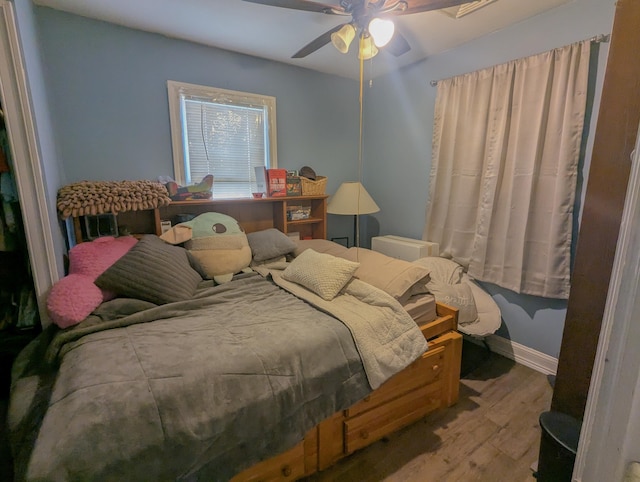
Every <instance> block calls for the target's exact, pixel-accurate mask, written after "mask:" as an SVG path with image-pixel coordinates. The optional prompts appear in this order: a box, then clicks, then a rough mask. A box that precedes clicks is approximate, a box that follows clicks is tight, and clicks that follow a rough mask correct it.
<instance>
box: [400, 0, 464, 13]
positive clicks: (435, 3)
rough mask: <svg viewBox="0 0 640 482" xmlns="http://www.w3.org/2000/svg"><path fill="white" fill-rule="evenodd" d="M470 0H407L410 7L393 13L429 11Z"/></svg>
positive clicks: (454, 5)
mask: <svg viewBox="0 0 640 482" xmlns="http://www.w3.org/2000/svg"><path fill="white" fill-rule="evenodd" d="M470 1H471V0H407V4H408V7H407V8H406V9H405V10H402V9H401V8H399V9H397V10H394V11H393V12H392V13H393V15H408V14H410V13H420V12H429V11H431V10H440V9H442V8H449V7H456V6H458V5H462V4H463V3H469V2H470Z"/></svg>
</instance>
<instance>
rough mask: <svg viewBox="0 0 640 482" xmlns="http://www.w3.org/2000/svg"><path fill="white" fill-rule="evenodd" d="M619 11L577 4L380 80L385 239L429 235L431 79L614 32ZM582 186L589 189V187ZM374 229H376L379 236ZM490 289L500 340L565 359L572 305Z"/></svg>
mask: <svg viewBox="0 0 640 482" xmlns="http://www.w3.org/2000/svg"><path fill="white" fill-rule="evenodd" d="M614 10H615V1H614V0H574V1H573V2H570V3H568V4H566V5H565V6H561V7H557V8H555V9H553V10H551V11H549V12H547V13H545V14H542V15H538V16H536V17H533V18H531V19H529V20H526V21H523V22H520V23H519V24H517V25H514V26H513V27H510V28H507V29H504V30H500V31H498V32H494V33H492V34H491V35H488V36H486V37H484V38H482V39H479V40H476V41H474V42H470V43H468V44H465V45H462V46H460V47H458V48H456V49H453V50H450V51H448V52H445V53H443V54H441V55H437V56H433V57H431V58H428V59H426V60H425V61H423V62H420V63H418V64H415V65H413V66H411V67H409V68H406V69H403V70H401V71H400V72H397V73H393V74H389V75H387V76H386V77H384V78H382V79H376V81H375V83H374V87H373V89H370V90H368V91H367V97H366V100H365V106H366V118H367V123H368V124H367V130H366V133H367V139H366V145H367V156H366V159H365V165H366V186H367V189H368V190H369V192H370V193H371V195H372V196H373V198H374V199H375V200H376V202H377V203H378V204H379V206H380V208H381V210H380V212H379V213H377V214H375V215H373V216H372V217H373V218H374V219H373V223H374V225H375V227H379V232H380V234H397V235H402V236H408V237H413V238H421V237H422V231H423V228H424V223H425V220H424V217H425V205H426V201H427V195H428V192H427V185H428V179H429V170H430V167H431V137H432V124H433V111H434V104H435V98H436V87H432V86H431V85H430V81H431V80H439V79H444V78H448V77H452V76H455V75H458V74H462V73H466V72H472V71H474V70H478V69H481V68H485V67H490V66H492V65H496V64H500V63H504V62H507V61H509V60H514V59H517V58H521V57H526V56H528V55H532V54H536V53H540V52H544V51H546V50H550V49H553V48H556V47H561V46H563V45H567V44H570V43H573V42H577V41H580V40H584V39H588V38H591V37H593V36H595V35H598V34H606V33H610V32H611V28H612V25H613V15H614ZM607 52H608V44H598V47H596V48H595V53H596V58H595V60H596V62H597V75H595V76H594V78H593V79H592V80H593V82H594V85H595V95H594V96H593V99H592V100H593V102H592V108H593V116H592V118H591V120H590V127H589V134H588V138H587V140H586V145H587V149H586V150H587V155H586V157H585V159H583V161H582V166H583V169H584V177H585V178H586V176H587V173H588V166H589V159H590V152H591V145H592V142H593V135H594V132H595V123H596V120H597V105H598V102H599V92H600V90H601V87H602V79H603V74H604V70H605V65H606V55H607ZM374 61H375V58H374ZM583 185H584V186H586V182H584V183H583ZM583 195H584V193H582V194H581V196H580V197H582V196H583ZM579 205H580V203H578V209H579ZM375 227H374V228H371V229H370V231H372V232H375V231H376V229H375ZM485 287H486V288H487V290H488V291H490V292H491V293H492V294H493V296H494V299H495V300H496V301H497V302H498V304H499V305H500V307H501V309H502V315H503V326H502V327H501V329H500V330H499V332H498V334H499V335H501V336H503V337H506V338H509V339H511V340H513V341H515V342H518V343H520V344H522V345H525V346H527V347H530V348H533V349H535V350H537V351H541V352H543V353H546V354H548V355H550V356H552V357H555V358H557V357H558V354H559V352H560V342H561V339H562V330H563V327H564V319H565V315H566V302H565V301H562V300H549V299H543V298H537V297H533V296H524V295H518V294H516V293H514V292H511V291H509V290H504V289H502V288H499V287H496V286H491V285H486V286H485Z"/></svg>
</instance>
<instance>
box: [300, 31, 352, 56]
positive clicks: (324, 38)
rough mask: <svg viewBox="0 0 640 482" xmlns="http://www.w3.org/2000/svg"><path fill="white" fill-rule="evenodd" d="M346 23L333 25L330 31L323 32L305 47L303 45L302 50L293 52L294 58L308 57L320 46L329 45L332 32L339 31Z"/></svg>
mask: <svg viewBox="0 0 640 482" xmlns="http://www.w3.org/2000/svg"><path fill="white" fill-rule="evenodd" d="M343 25H345V24H344V23H342V24H340V25H338V26H336V27H333V28H332V29H331V30H329V31H328V32H325V33H323V34H322V35H320V36H319V37H318V38H316V39H314V40H312V41H311V42H309V43H308V44H307V45H305V46H304V47H302V48H301V49H300V50H298V51H297V52H296V53H295V54H293V55H292V56H291V58H292V59H301V58H303V57H306V56H307V55H309V54H311V53H313V52H315V51H316V50H318V49H319V48H320V47H324V46H325V45H327V44H328V43H329V42H331V34H332V33H333V32H337V31H338V30H340V29H341V28H342V26H343Z"/></svg>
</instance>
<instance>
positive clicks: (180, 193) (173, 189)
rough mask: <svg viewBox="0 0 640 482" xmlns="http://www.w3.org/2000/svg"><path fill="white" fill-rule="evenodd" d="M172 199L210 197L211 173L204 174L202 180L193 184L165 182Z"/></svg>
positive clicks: (211, 187) (182, 199)
mask: <svg viewBox="0 0 640 482" xmlns="http://www.w3.org/2000/svg"><path fill="white" fill-rule="evenodd" d="M165 187H166V188H167V191H168V192H169V197H170V198H171V200H172V201H190V200H193V199H211V196H212V189H213V175H212V174H208V175H206V176H205V177H204V178H203V179H202V181H201V182H200V183H198V184H194V185H193V186H185V187H182V186H179V185H178V183H176V182H175V181H170V182H168V183H166V184H165Z"/></svg>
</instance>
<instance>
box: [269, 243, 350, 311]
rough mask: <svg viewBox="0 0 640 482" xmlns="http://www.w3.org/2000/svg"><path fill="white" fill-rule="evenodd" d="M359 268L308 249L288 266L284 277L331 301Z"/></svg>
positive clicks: (343, 260) (283, 273)
mask: <svg viewBox="0 0 640 482" xmlns="http://www.w3.org/2000/svg"><path fill="white" fill-rule="evenodd" d="M358 266H360V263H354V262H353V261H348V260H346V259H342V258H337V257H335V256H331V255H330V254H325V253H318V252H317V251H314V250H313V249H306V250H304V251H303V252H302V253H300V254H299V255H298V256H297V257H296V258H294V260H293V261H292V262H291V264H289V266H287V269H285V270H284V271H283V272H282V277H283V278H284V279H286V280H287V281H292V282H294V283H298V284H299V285H302V286H304V287H305V288H307V289H309V290H311V291H313V292H314V293H315V294H317V295H318V296H320V297H321V298H322V299H323V300H326V301H331V300H332V299H333V298H335V297H336V295H337V294H338V293H339V292H340V290H341V289H342V288H344V285H346V284H347V283H348V282H349V280H351V277H352V276H353V273H355V271H356V270H357V269H358Z"/></svg>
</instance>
